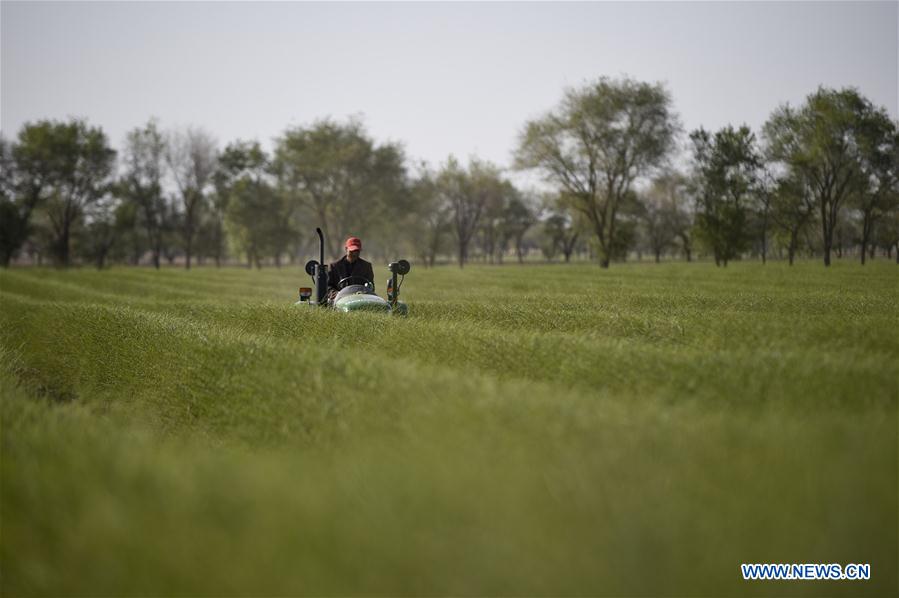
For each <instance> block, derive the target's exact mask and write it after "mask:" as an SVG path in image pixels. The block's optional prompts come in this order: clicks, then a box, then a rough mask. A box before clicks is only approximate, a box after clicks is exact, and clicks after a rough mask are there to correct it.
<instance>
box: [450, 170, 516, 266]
mask: <svg viewBox="0 0 899 598" xmlns="http://www.w3.org/2000/svg"><path fill="white" fill-rule="evenodd" d="M436 186H437V192H438V193H439V195H440V198H441V199H440V201H441V202H442V203H444V204H445V205H446V206H447V207H448V211H449V214H450V223H451V230H452V232H453V235H454V236H455V237H456V248H457V256H458V260H459V267H460V268H462V267H464V266H465V262H467V261H468V248H469V245H470V244H471V240H472V239H473V238H474V235H475V233H476V232H477V230H478V225H479V224H480V221H481V216H482V215H483V213H484V208H485V207H486V206H487V204H488V203H489V202H491V201H497V199H496V198H497V197H499V196H501V195H502V193H503V181H502V179H501V178H500V174H499V169H498V168H496V166H494V165H492V164H490V163H488V162H480V161H479V160H477V159H472V160H471V162H470V163H469V165H468V169H467V170H466V169H464V168H462V166H460V165H459V162H458V160H456V158H455V157H453V156H450V157H449V159H448V160H447V161H446V164H445V165H444V166H443V167H442V168H441V170H440V172H439V173H438V175H437V180H436Z"/></svg>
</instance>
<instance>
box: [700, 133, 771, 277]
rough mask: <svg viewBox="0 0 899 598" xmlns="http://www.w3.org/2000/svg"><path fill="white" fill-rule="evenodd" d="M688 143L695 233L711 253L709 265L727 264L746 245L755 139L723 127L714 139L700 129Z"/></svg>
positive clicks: (758, 162) (754, 170)
mask: <svg viewBox="0 0 899 598" xmlns="http://www.w3.org/2000/svg"><path fill="white" fill-rule="evenodd" d="M690 140H691V141H692V143H693V180H692V184H693V186H694V190H695V195H696V197H697V201H698V206H697V208H698V212H697V215H696V227H697V234H698V235H699V237H700V239H701V240H702V241H703V242H704V243H705V244H706V245H707V246H708V247H709V249H711V251H712V253H713V255H714V257H715V265H720V264H723V265H724V266H727V262H728V261H730V260H732V259H734V258H735V257H737V256H739V255H740V253H741V252H742V251H743V250H744V249H745V247H746V244H747V241H748V230H747V226H746V222H747V210H748V206H749V204H750V202H751V200H752V197H753V194H754V193H755V191H754V189H755V186H756V184H757V174H758V169H759V167H760V165H761V158H760V156H759V154H758V152H757V150H756V147H755V135H754V134H753V133H752V132H751V131H750V130H749V127H746V126H742V127H740V128H739V129H734V128H733V127H731V126H727V127H724V128H723V129H721V130H720V131H718V132H717V133H715V134H714V135H712V134H710V133H709V132H708V131H706V130H705V129H702V128H700V129H698V130H696V131H694V132H693V133H691V134H690Z"/></svg>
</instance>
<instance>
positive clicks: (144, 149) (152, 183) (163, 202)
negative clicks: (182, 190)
mask: <svg viewBox="0 0 899 598" xmlns="http://www.w3.org/2000/svg"><path fill="white" fill-rule="evenodd" d="M165 151H166V144H165V139H164V137H163V135H162V133H161V132H160V131H159V128H158V127H157V125H156V122H155V121H153V120H150V121H149V122H148V123H147V124H146V126H144V127H137V128H135V129H132V130H131V131H129V132H128V134H127V136H126V138H125V151H124V156H123V162H124V171H125V172H124V174H123V175H122V178H121V180H120V181H119V184H118V186H117V189H116V191H117V194H118V195H119V197H121V198H122V199H123V200H124V201H125V202H127V203H130V204H132V205H133V206H134V215H135V216H136V220H135V222H139V223H140V225H141V228H143V229H144V231H145V232H146V241H147V244H148V245H149V248H150V251H151V252H152V259H153V265H154V266H155V267H156V268H157V269H159V266H160V258H161V256H162V253H163V246H164V245H165V238H166V235H167V233H169V231H170V230H171V229H172V228H173V223H172V219H171V213H172V209H171V206H170V205H169V202H168V200H167V198H166V197H165V195H164V194H163V177H164V176H165V170H164V169H165Z"/></svg>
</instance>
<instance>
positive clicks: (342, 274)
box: [328, 256, 375, 290]
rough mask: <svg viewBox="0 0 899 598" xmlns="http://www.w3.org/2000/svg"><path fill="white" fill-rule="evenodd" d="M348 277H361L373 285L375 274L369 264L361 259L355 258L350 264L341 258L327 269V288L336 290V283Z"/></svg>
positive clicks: (344, 258) (344, 257)
mask: <svg viewBox="0 0 899 598" xmlns="http://www.w3.org/2000/svg"><path fill="white" fill-rule="evenodd" d="M348 276H361V277H362V278H364V279H365V280H367V281H369V282H370V283H371V284H372V285H374V284H375V272H374V270H372V268H371V262H366V261H365V260H364V259H362V258H361V257H357V258H356V261H355V262H353V263H352V264H351V263H349V262H348V261H347V260H346V256H343V257H342V258H340V259H339V260H337V261H336V262H334V263H333V264H331V265H330V266H329V267H328V288H329V289H331V290H337V283H338V282H340V281H341V280H343V279H344V278H346V277H348Z"/></svg>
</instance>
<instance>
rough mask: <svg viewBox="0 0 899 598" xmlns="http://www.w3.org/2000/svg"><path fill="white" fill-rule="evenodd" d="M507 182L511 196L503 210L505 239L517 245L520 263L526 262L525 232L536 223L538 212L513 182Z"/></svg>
mask: <svg viewBox="0 0 899 598" xmlns="http://www.w3.org/2000/svg"><path fill="white" fill-rule="evenodd" d="M506 183H507V185H508V188H509V189H510V198H509V201H508V202H507V203H506V207H505V209H504V210H503V220H502V229H503V239H504V241H505V240H506V239H509V240H511V241H512V244H513V245H514V246H515V256H516V257H517V258H518V263H519V264H520V263H522V262H524V250H523V240H524V234H525V233H526V232H527V231H528V229H530V228H531V227H532V226H534V224H536V222H537V214H536V213H535V212H534V209H533V208H532V207H531V206H530V205H528V204H529V203H530V202H528V201H527V199H526V198H525V197H524V196H523V195H522V194H521V193H519V192H518V190H517V189H515V187H513V186H512V184H511V183H509V182H508V181H506Z"/></svg>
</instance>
